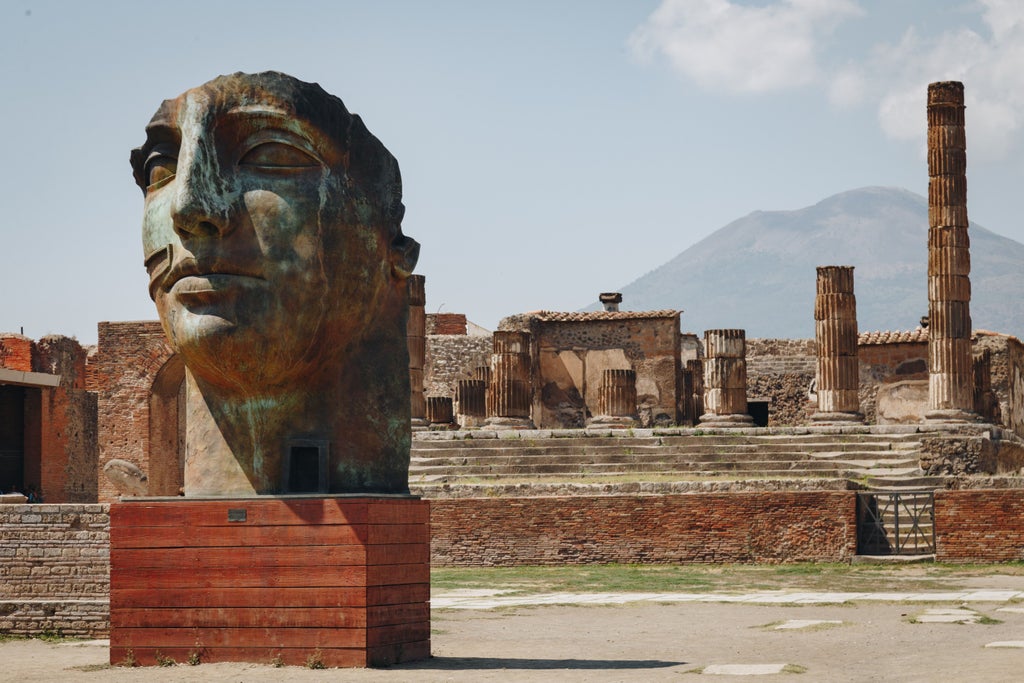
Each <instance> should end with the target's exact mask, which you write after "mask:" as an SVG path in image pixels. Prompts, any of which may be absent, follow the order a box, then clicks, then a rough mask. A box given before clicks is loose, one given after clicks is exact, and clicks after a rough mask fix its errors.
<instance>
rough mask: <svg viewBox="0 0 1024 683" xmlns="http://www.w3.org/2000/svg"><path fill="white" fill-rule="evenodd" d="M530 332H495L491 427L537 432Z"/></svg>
mask: <svg viewBox="0 0 1024 683" xmlns="http://www.w3.org/2000/svg"><path fill="white" fill-rule="evenodd" d="M531 403H532V396H531V392H530V333H529V332H507V331H505V332H503V331H498V332H495V333H494V354H493V355H492V356H491V391H490V396H489V401H488V406H487V426H489V427H491V428H494V429H533V428H534V426H533V422H532V421H531V420H530V408H531Z"/></svg>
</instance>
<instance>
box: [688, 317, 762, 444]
mask: <svg viewBox="0 0 1024 683" xmlns="http://www.w3.org/2000/svg"><path fill="white" fill-rule="evenodd" d="M704 354H705V358H704V410H705V413H704V414H703V415H701V416H700V423H701V424H702V425H703V424H706V425H709V426H713V427H752V426H753V425H754V419H753V418H752V417H750V415H748V414H747V337H746V333H745V332H744V331H743V330H706V331H705V332H704Z"/></svg>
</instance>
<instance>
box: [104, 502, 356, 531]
mask: <svg viewBox="0 0 1024 683" xmlns="http://www.w3.org/2000/svg"><path fill="white" fill-rule="evenodd" d="M371 500H372V499H364V498H266V499H263V498H240V499H228V500H189V499H187V498H181V499H175V500H170V501H160V502H153V501H145V502H120V503H111V505H110V525H111V526H144V527H179V526H183V525H189V526H198V527H206V526H222V525H226V524H229V522H228V517H227V511H228V510H229V509H232V510H245V511H246V521H245V522H230V524H236V525H246V524H255V525H262V526H287V525H298V526H311V525H313V526H315V525H322V524H328V525H331V524H342V525H348V524H357V525H358V524H365V523H366V521H367V504H368V503H369V502H371Z"/></svg>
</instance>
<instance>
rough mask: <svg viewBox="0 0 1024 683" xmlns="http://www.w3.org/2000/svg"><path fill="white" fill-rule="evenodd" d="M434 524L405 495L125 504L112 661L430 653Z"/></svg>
mask: <svg viewBox="0 0 1024 683" xmlns="http://www.w3.org/2000/svg"><path fill="white" fill-rule="evenodd" d="M429 520H430V515H429V503H427V502H426V501H422V500H416V499H413V498H397V497H396V498H387V497H380V498H376V497H359V498H350V497H316V498H314V497H279V498H278V497H266V498H263V497H261V498H247V499H224V500H189V499H185V498H173V499H158V500H140V501H137V502H136V501H132V502H120V503H114V504H112V505H111V506H110V662H111V664H120V663H124V662H126V661H130V660H132V659H134V661H135V662H137V663H139V664H142V665H152V664H156V663H157V659H158V657H159V658H169V659H173V660H175V661H176V662H179V663H184V662H187V661H189V659H190V658H192V657H198V659H199V661H201V662H224V661H236V662H237V661H242V662H257V663H261V664H269V663H272V662H275V661H276V662H283V663H285V664H297V665H307V664H309V663H311V662H313V661H314V660H316V659H319V661H320V662H321V663H322V664H323V665H324V666H331V667H335V666H345V667H353V666H359V667H362V666H385V665H388V664H393V663H396V662H407V661H412V660H416V659H423V658H426V657H429V656H430V526H429ZM129 651H130V652H129Z"/></svg>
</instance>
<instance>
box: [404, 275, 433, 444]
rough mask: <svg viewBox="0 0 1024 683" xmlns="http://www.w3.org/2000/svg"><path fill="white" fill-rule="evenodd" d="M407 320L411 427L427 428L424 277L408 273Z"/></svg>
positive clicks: (425, 297)
mask: <svg viewBox="0 0 1024 683" xmlns="http://www.w3.org/2000/svg"><path fill="white" fill-rule="evenodd" d="M407 282H408V286H409V320H408V322H407V323H406V328H405V329H406V336H407V337H408V340H409V384H410V388H411V390H412V391H411V393H412V428H413V429H426V428H427V424H428V422H427V404H426V402H425V401H424V400H423V362H424V360H425V358H426V355H427V316H426V311H425V306H426V305H427V294H426V278H425V277H423V276H422V275H410V276H409V279H408V280H407Z"/></svg>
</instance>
